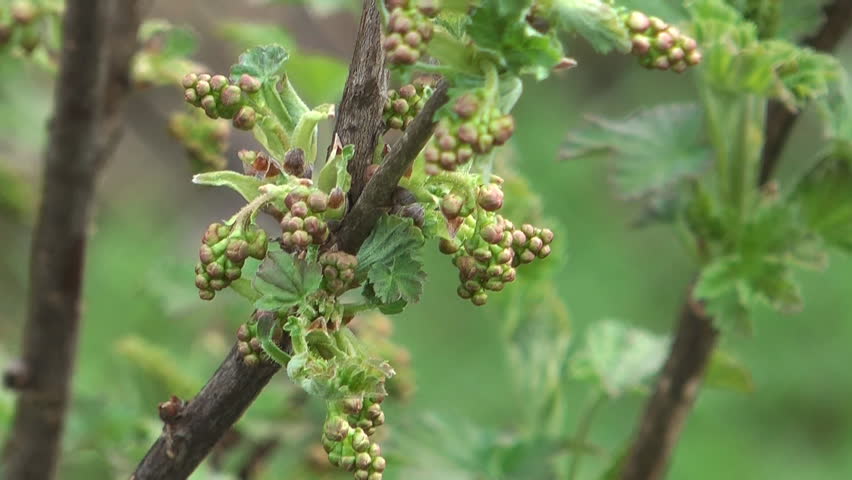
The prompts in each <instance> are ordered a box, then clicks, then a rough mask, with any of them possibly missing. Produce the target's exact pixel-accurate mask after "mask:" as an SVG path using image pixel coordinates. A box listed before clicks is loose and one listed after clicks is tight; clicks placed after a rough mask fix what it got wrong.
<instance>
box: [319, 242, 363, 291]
mask: <svg viewBox="0 0 852 480" xmlns="http://www.w3.org/2000/svg"><path fill="white" fill-rule="evenodd" d="M319 263H320V266H322V276H323V286H324V287H325V289H326V290H327V291H328V292H329V293H331V294H332V295H335V296H337V295H340V294H342V293H343V292H345V291H347V290H349V289H351V288H352V287H353V282H354V281H355V268H356V267H357V266H358V257H356V256H355V255H350V254H348V253H346V252H325V253H323V254H322V255H320V257H319Z"/></svg>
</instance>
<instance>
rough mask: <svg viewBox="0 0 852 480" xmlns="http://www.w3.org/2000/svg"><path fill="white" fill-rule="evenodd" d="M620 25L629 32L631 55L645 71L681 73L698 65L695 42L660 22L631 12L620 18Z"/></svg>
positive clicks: (699, 56) (698, 53) (637, 12)
mask: <svg viewBox="0 0 852 480" xmlns="http://www.w3.org/2000/svg"><path fill="white" fill-rule="evenodd" d="M624 24H625V25H626V26H627V28H628V29H629V30H630V35H631V37H630V39H631V42H632V43H633V50H632V53H633V54H634V55H636V56H637V57H639V63H640V64H642V66H644V67H645V68H656V69H659V70H669V69H671V70H672V71H675V72H677V73H682V72H684V71H686V69H687V68H689V67H692V66H695V65H698V64H699V63H701V52H700V51H699V50H698V45H697V44H696V42H695V39H693V38H692V37H690V36H688V35H685V34H683V33H682V32H681V31H680V30H678V29H677V28H675V27H673V26H670V25H669V24H667V23H666V22H664V21H663V20H661V19H659V18H657V17H649V16H648V15H645V14H644V13H642V12H639V11H632V12H630V13H628V14H626V15H625V16H624Z"/></svg>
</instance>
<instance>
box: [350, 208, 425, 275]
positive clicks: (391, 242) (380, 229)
mask: <svg viewBox="0 0 852 480" xmlns="http://www.w3.org/2000/svg"><path fill="white" fill-rule="evenodd" d="M425 242H426V240H425V238H424V237H423V233H421V231H420V229H419V228H417V227H415V226H414V221H413V220H412V219H410V218H402V217H399V216H396V215H383V216H382V217H381V218H380V219H379V221H378V223H377V224H376V228H374V229H373V232H372V233H371V234H370V236H369V237H367V240H365V241H364V244H363V245H361V249H360V250H359V251H358V271H357V274H358V276H359V277H362V278H363V277H364V276H365V275H367V273H368V272H369V271H371V270H372V269H373V268H375V267H376V266H377V265H380V264H385V265H389V264H390V263H392V262H393V261H394V260H395V259H396V258H397V257H410V258H417V257H418V256H419V254H420V249H421V248H422V247H423V244H424V243H425Z"/></svg>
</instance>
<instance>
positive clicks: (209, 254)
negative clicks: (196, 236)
mask: <svg viewBox="0 0 852 480" xmlns="http://www.w3.org/2000/svg"><path fill="white" fill-rule="evenodd" d="M198 259H199V260H201V263H203V264H204V265H207V264H209V263H213V262H215V261H216V254H215V253H213V249H212V248H210V246H209V245H201V248H199V249H198Z"/></svg>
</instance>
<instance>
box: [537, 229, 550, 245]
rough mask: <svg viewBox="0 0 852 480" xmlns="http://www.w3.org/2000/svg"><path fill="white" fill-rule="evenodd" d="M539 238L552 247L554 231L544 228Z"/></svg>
mask: <svg viewBox="0 0 852 480" xmlns="http://www.w3.org/2000/svg"><path fill="white" fill-rule="evenodd" d="M538 236H539V238H541V240H542V241H543V242H544V244H545V245H550V243H551V242H553V230H551V229H549V228H542V229H541V232H540V233H539V234H538Z"/></svg>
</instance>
